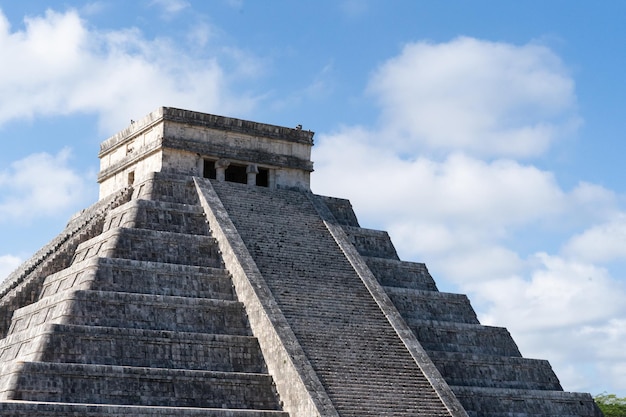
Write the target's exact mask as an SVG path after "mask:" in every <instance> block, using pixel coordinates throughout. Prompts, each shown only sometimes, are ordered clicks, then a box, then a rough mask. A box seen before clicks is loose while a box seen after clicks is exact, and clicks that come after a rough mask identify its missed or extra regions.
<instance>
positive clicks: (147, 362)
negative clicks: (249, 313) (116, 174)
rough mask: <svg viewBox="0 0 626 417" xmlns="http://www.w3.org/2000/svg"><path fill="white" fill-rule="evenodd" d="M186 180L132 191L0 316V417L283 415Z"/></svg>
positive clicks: (160, 177) (169, 179)
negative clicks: (1, 330)
mask: <svg viewBox="0 0 626 417" xmlns="http://www.w3.org/2000/svg"><path fill="white" fill-rule="evenodd" d="M190 181H191V180H190V178H189V177H186V178H185V177H177V176H168V175H164V174H155V176H154V178H152V179H150V180H148V181H146V182H145V183H143V184H139V185H137V186H136V189H135V192H134V196H133V199H131V200H130V201H128V202H126V203H122V204H120V205H118V206H117V207H111V208H109V210H107V212H106V217H104V218H103V221H101V222H100V227H101V232H100V233H97V234H95V236H92V237H90V238H88V239H86V240H84V241H83V242H82V243H80V244H79V245H78V246H77V247H76V250H75V252H74V254H73V260H72V262H71V264H70V265H68V266H67V267H65V268H63V269H61V270H59V271H58V272H55V273H52V274H50V275H47V276H45V277H44V278H42V279H40V281H42V282H40V283H39V284H38V285H37V286H36V287H37V288H36V290H37V291H36V293H37V296H36V297H35V299H34V300H33V301H34V302H32V303H31V304H27V305H23V306H20V307H19V308H16V309H15V310H14V311H12V312H11V313H12V314H11V320H10V327H9V328H8V330H7V332H6V333H7V335H6V337H5V338H4V339H2V340H0V363H1V364H2V365H1V367H0V415H2V416H32V415H37V416H72V415H74V416H76V415H81V416H94V417H95V416H98V417H99V416H105V415H106V416H112V415H128V416H146V417H147V416H172V417H173V416H214V417H244V416H245V417H286V416H287V413H285V412H282V411H280V409H281V405H280V401H279V399H278V396H277V393H276V391H275V388H274V385H273V381H272V378H271V377H270V376H269V375H268V373H267V370H266V366H265V363H264V360H263V356H262V354H261V351H260V348H259V345H258V342H257V340H256V338H254V337H253V336H252V335H251V331H250V328H249V325H248V321H247V317H246V313H245V310H244V307H243V305H242V304H241V303H240V302H239V301H237V299H236V296H235V294H234V291H233V288H232V283H231V281H230V275H229V274H228V272H227V271H226V270H225V269H224V267H223V262H222V260H221V257H220V254H219V251H218V250H217V246H216V244H215V241H214V239H213V238H212V237H211V235H210V231H209V230H208V227H207V225H206V223H205V220H204V217H203V214H202V209H201V208H200V207H199V205H198V204H197V194H196V193H195V190H194V189H193V187H192V184H190Z"/></svg>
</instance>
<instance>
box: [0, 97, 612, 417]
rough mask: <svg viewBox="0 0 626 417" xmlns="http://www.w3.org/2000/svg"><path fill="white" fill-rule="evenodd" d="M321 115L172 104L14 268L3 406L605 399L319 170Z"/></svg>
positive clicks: (505, 411) (289, 407)
mask: <svg viewBox="0 0 626 417" xmlns="http://www.w3.org/2000/svg"><path fill="white" fill-rule="evenodd" d="M312 146H313V133H312V132H310V131H305V130H302V129H301V128H300V127H298V128H295V129H291V128H286V127H279V126H273V125H268V124H263V123H256V122H251V121H244V120H239V119H234V118H227V117H221V116H216V115H210V114H204V113H199V112H193V111H187V110H181V109H175V108H160V109H158V110H156V111H154V112H153V113H151V114H149V115H148V116H146V117H145V118H144V119H142V120H139V121H136V122H133V123H131V125H130V126H129V127H127V128H126V129H125V130H123V131H121V132H120V133H118V134H116V135H115V136H113V137H111V138H109V139H107V140H105V141H104V142H103V143H102V144H101V147H100V153H99V158H100V161H101V166H100V173H99V176H98V182H99V184H100V198H99V201H98V202H97V203H95V204H94V205H92V206H91V207H89V208H87V209H85V210H83V211H81V212H79V213H77V214H76V215H75V216H73V217H72V218H71V219H70V221H69V222H68V224H67V226H66V227H65V229H64V230H63V231H62V232H61V233H60V234H59V235H58V236H57V237H56V238H55V239H53V240H52V241H51V242H50V243H48V244H47V245H46V246H44V247H43V248H42V249H41V250H39V251H38V252H37V253H36V254H35V255H34V256H33V257H32V258H31V259H29V260H28V261H27V262H25V263H24V264H23V265H22V266H20V267H19V268H18V269H17V270H16V271H15V272H13V273H12V274H11V275H10V276H9V277H8V278H7V279H6V280H5V281H3V282H2V283H1V284H0V415H1V416H90V417H101V416H102V417H103V416H140V417H144V416H145V417H148V416H159V417H163V416H167V417H170V416H171V417H174V416H211V417H288V416H291V417H318V416H319V417H322V416H323V417H357V416H358V417H368V416H372V417H373V416H389V417H392V416H393V417H400V416H429V417H438V416H453V417H464V416H471V417H522V416H533V417H566V416H567V417H573V416H580V417H582V416H585V417H586V416H590V417H591V416H602V413H601V412H600V411H599V409H598V408H597V406H596V405H595V403H594V401H593V399H592V397H591V396H590V395H589V394H585V393H571V392H564V391H563V389H562V388H561V386H560V383H559V381H558V379H557V377H556V375H555V374H554V372H553V370H552V368H551V366H550V364H549V363H548V362H547V361H543V360H536V359H528V358H523V357H522V356H521V354H520V352H519V350H518V348H517V345H516V344H515V342H514V341H513V339H512V338H511V336H510V334H509V333H508V331H507V330H506V329H504V328H501V327H492V326H483V325H481V324H480V323H479V321H478V319H477V317H476V314H475V312H474V310H473V308H472V307H471V305H470V302H469V300H468V298H467V297H466V296H465V295H460V294H451V293H444V292H440V291H438V289H437V286H436V284H435V282H434V281H433V278H432V277H431V276H430V274H429V272H428V270H427V268H426V266H425V265H424V264H421V263H415V262H406V261H402V260H400V259H399V258H398V255H397V253H396V250H395V248H394V246H393V244H392V242H391V240H390V238H389V235H388V234H387V233H386V232H384V231H378V230H371V229H366V228H362V227H360V225H359V223H358V221H357V217H356V215H355V213H354V211H353V210H352V207H351V205H350V202H349V201H347V200H345V199H340V198H332V197H325V196H320V195H316V194H313V193H312V192H311V191H310V187H309V178H310V174H311V172H312V171H313V164H312V162H311V160H310V153H311V147H312Z"/></svg>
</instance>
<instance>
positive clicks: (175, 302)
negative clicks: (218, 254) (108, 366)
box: [10, 290, 250, 336]
mask: <svg viewBox="0 0 626 417" xmlns="http://www.w3.org/2000/svg"><path fill="white" fill-rule="evenodd" d="M44 323H66V324H76V325H84V326H104V327H124V328H135V329H151V330H170V331H181V332H193V333H217V334H232V335H240V336H247V335H249V332H250V331H249V329H248V321H247V318H246V316H245V312H244V309H243V305H242V304H241V303H240V302H237V301H226V300H212V299H203V298H188V297H172V296H158V295H148V294H131V293H120V292H108V291H83V290H80V291H66V292H63V293H59V294H56V295H54V296H51V297H46V298H44V299H42V300H40V301H38V302H37V303H34V304H31V305H29V306H26V307H24V308H21V309H19V310H17V311H16V312H15V313H14V315H13V321H12V325H11V329H10V333H16V332H19V331H23V330H25V329H27V328H29V327H31V326H37V325H40V324H44Z"/></svg>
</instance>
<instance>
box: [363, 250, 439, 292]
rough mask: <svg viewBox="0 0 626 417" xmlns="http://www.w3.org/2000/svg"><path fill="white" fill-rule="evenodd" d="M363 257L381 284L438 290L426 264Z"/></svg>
mask: <svg viewBox="0 0 626 417" xmlns="http://www.w3.org/2000/svg"><path fill="white" fill-rule="evenodd" d="M363 259H365V262H366V263H367V266H368V267H369V269H370V271H372V273H373V274H374V276H375V277H376V279H377V280H378V282H379V283H380V285H382V286H386V287H401V288H411V289H414V290H425V291H438V290H437V285H436V284H435V281H434V280H433V278H432V277H431V276H430V274H429V273H428V269H426V265H424V264H422V263H417V262H406V261H398V260H396V259H385V258H372V257H364V258H363Z"/></svg>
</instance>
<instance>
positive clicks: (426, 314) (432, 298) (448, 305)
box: [385, 287, 480, 326]
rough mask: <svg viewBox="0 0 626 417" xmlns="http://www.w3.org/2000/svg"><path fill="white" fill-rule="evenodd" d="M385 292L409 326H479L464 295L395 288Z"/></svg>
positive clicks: (389, 288) (474, 313)
mask: <svg viewBox="0 0 626 417" xmlns="http://www.w3.org/2000/svg"><path fill="white" fill-rule="evenodd" d="M385 291H386V292H387V295H389V298H390V299H391V301H392V302H393V304H394V305H395V306H396V308H397V309H398V311H399V312H400V314H401V315H402V317H403V318H404V319H405V320H406V321H407V323H408V324H409V326H412V321H413V320H434V321H448V322H455V323H468V324H480V323H479V321H478V318H477V317H476V312H475V311H474V309H473V308H472V305H471V304H470V301H469V299H468V298H467V296H466V295H465V294H453V293H444V292H439V291H422V290H412V289H408V288H397V287H385Z"/></svg>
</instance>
